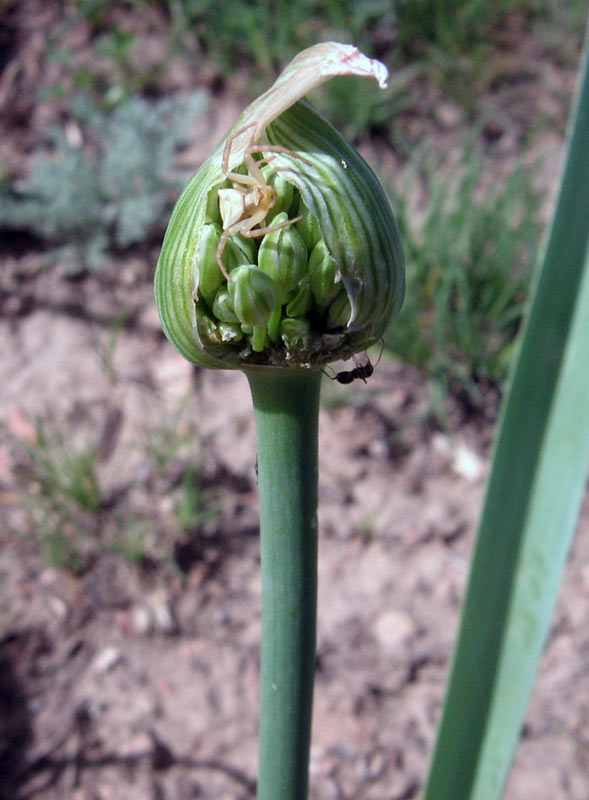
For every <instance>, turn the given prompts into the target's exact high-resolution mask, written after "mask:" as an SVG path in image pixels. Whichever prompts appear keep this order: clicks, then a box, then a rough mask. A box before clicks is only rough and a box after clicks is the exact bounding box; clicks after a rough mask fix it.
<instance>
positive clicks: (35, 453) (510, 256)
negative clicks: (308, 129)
mask: <svg viewBox="0 0 589 800" xmlns="http://www.w3.org/2000/svg"><path fill="white" fill-rule="evenodd" d="M585 13H586V1H585V0H500V1H499V2H488V0H487V1H485V0H453V1H452V2H449V0H337V2H336V1H335V0H300V1H299V2H296V3H293V2H286V0H272V2H269V0H260V2H256V3H251V2H250V0H231V2H230V3H226V4H225V5H224V13H219V4H218V3H217V2H213V0H127V2H122V1H119V0H114V1H113V2H111V1H110V0H77V1H74V0H70V1H69V2H56V1H55V2H51V1H49V2H47V1H46V2H44V3H43V2H40V0H19V1H18V2H16V1H15V0H2V2H0V45H1V48H0V50H1V53H2V55H1V56H0V68H1V70H2V71H1V73H0V75H1V81H0V102H1V103H2V105H3V106H4V107H3V110H2V115H3V118H4V123H3V124H4V132H3V136H2V140H3V141H2V144H1V149H0V157H1V161H0V232H1V236H2V245H1V253H2V255H7V254H14V253H17V254H18V255H19V257H20V256H22V255H24V256H25V257H26V254H27V253H28V252H33V251H34V252H36V253H37V254H41V257H42V264H43V269H44V270H52V271H53V272H54V275H55V280H56V281H72V280H76V281H83V280H85V279H86V277H87V276H92V279H93V280H99V281H100V280H101V276H103V275H108V276H109V280H112V274H113V269H114V271H115V273H116V267H115V268H113V266H112V265H116V264H117V262H119V261H121V260H122V259H126V258H129V257H130V256H137V258H139V259H140V260H141V261H142V262H143V263H145V264H147V265H149V267H148V268H146V269H145V270H144V272H143V273H142V279H143V280H144V281H146V282H149V281H150V280H151V277H152V273H153V267H154V266H155V261H156V259H157V251H158V248H159V243H160V242H161V237H162V235H163V232H164V230H165V226H166V222H167V218H168V215H169V212H170V210H171V207H172V205H173V202H174V200H175V198H176V197H177V195H178V192H179V189H180V187H181V186H182V184H183V183H184V181H185V180H186V179H187V177H188V176H189V174H190V173H191V172H192V171H193V170H194V169H195V168H196V167H197V166H198V163H199V162H200V161H202V160H203V159H204V157H206V155H207V153H206V152H202V150H199V147H198V145H199V142H198V140H196V141H195V136H197V135H196V134H195V130H198V131H199V132H200V133H199V134H198V135H199V136H201V137H202V138H206V136H207V135H210V133H211V129H212V123H211V124H209V120H212V119H213V118H215V115H216V116H217V117H219V115H221V114H222V110H223V108H228V109H229V110H230V113H231V114H233V116H232V117H231V116H230V117H229V118H228V122H227V126H228V125H229V124H231V123H232V121H233V119H234V117H235V116H236V115H237V113H238V112H239V110H240V109H241V108H242V107H243V106H244V105H245V104H246V103H247V102H248V101H250V100H251V99H253V98H254V97H255V96H257V95H258V94H259V93H260V91H262V90H263V89H264V88H266V87H267V86H268V85H269V84H270V83H271V82H272V81H273V80H274V78H275V77H276V76H277V75H278V73H279V72H280V70H281V68H282V67H284V65H285V64H286V63H287V62H288V61H289V60H290V59H291V58H292V57H293V56H294V55H295V54H296V53H297V52H298V51H300V50H301V49H303V48H304V47H307V46H310V45H312V44H314V43H316V42H317V41H321V40H339V41H344V42H352V43H354V44H356V45H357V46H358V47H360V48H361V49H362V50H363V51H364V52H365V53H366V54H367V55H369V56H371V57H374V58H378V59H380V60H381V61H383V62H384V63H385V64H386V65H387V66H388V68H389V70H390V73H391V78H390V82H389V87H388V89H387V90H386V91H384V92H383V91H380V90H379V89H378V88H376V87H371V86H370V87H367V86H365V85H362V84H360V83H358V82H356V81H355V80H354V79H343V78H340V79H335V80H333V81H331V82H330V83H329V84H327V85H326V87H325V88H324V89H322V90H320V91H318V92H316V93H315V95H314V97H313V102H315V103H316V104H317V105H318V106H319V108H320V109H321V110H322V111H323V112H324V113H325V114H326V115H327V116H328V117H329V118H330V119H331V121H332V122H333V123H334V124H335V125H336V126H338V127H339V128H340V129H341V130H342V131H343V132H344V133H345V134H346V135H347V136H348V137H349V138H350V139H351V140H353V141H354V143H355V144H356V145H357V146H358V147H359V148H360V149H361V151H362V152H363V153H364V154H365V156H366V158H367V160H368V161H369V162H370V163H371V164H372V165H373V166H374V168H375V170H376V171H377V172H378V173H379V175H380V177H381V179H382V181H383V183H384V185H385V186H386V187H387V189H388V191H389V193H390V197H391V203H392V205H393V207H394V209H395V212H396V214H397V219H398V223H399V226H400V229H401V234H402V239H403V242H404V246H405V250H406V257H407V295H406V301H405V305H404V308H403V311H402V313H401V316H400V318H399V319H398V320H397V321H396V322H395V324H394V325H393V326H392V328H391V330H390V332H389V333H388V335H387V337H386V347H385V353H386V354H387V355H388V356H391V357H393V358H396V359H399V360H401V361H403V362H405V363H407V364H411V365H413V366H414V367H416V368H417V369H418V370H420V371H421V373H422V375H423V379H424V380H426V381H429V382H430V383H431V388H432V398H433V399H432V402H433V403H435V402H436V398H437V399H438V400H439V399H440V398H441V400H442V401H443V399H444V398H445V397H447V396H449V395H451V396H453V397H454V398H458V399H459V402H461V403H462V404H463V406H464V408H465V409H467V410H468V413H477V412H480V411H481V410H483V409H488V406H489V397H492V403H491V405H492V407H493V409H494V410H496V407H497V402H496V401H497V398H498V397H499V395H500V393H501V388H502V386H503V383H504V380H505V377H506V374H507V369H508V365H509V363H510V359H511V355H512V350H513V347H514V339H515V336H516V334H517V331H518V328H519V324H520V320H521V314H522V310H523V308H524V306H525V301H526V297H527V294H528V285H529V277H530V270H531V267H532V265H533V263H534V261H535V259H536V257H537V254H538V251H539V247H540V245H541V241H542V233H543V228H544V224H545V220H546V219H547V217H548V214H547V207H548V206H549V203H550V199H551V197H550V189H551V187H552V186H553V184H554V179H555V177H556V174H557V169H558V164H557V163H555V162H556V161H557V159H558V153H559V152H560V150H559V148H560V144H561V142H562V137H563V134H564V125H565V120H566V118H567V113H568V108H569V104H570V98H571V94H572V89H573V86H574V77H575V70H576V67H577V63H578V56H579V52H580V46H581V40H582V34H583V28H584V15H585ZM41 30H42V31H43V33H42V35H40V31H41ZM223 132H224V131H223V130H221V131H219V138H220V136H221V135H222V133H223ZM213 144H214V142H213ZM555 153H556V154H557V156H556V159H555ZM109 265H110V272H109ZM130 316H132V314H130ZM124 324H125V319H123V318H121V319H120V320H119V321H118V322H117V325H116V326H115V327H114V328H113V331H114V333H113V336H114V337H115V338H116V335H118V330H119V327H120V326H123V327H124ZM115 329H116V330H115ZM113 341H114V339H113ZM440 416H441V417H443V414H441V415H440ZM155 433H156V430H155V428H152V434H151V435H152V439H153V436H155ZM193 433H194V432H193ZM161 438H162V442H160V444H159V445H157V446H156V443H155V442H154V441H153V440H152V441H151V442H150V445H149V447H150V448H151V450H149V448H148V450H149V452H150V453H151V456H150V458H152V462H153V464H152V466H153V470H154V473H155V474H157V475H158V476H159V479H161V480H163V481H164V483H165V482H166V481H167V484H166V485H167V486H168V490H169V489H170V487H172V486H174V487H176V490H177V504H176V506H175V511H176V516H177V520H178V526H179V528H180V529H182V530H189V529H190V527H191V525H193V523H194V524H196V523H197V522H198V521H199V520H200V519H201V515H202V498H200V499H199V497H200V496H199V495H198V492H196V493H195V488H194V487H195V486H197V485H198V476H197V475H195V474H194V467H193V466H190V464H191V458H192V456H191V455H190V449H189V451H188V455H187V457H186V462H185V463H184V462H183V463H184V466H183V467H182V466H180V467H178V461H177V453H178V452H180V451H181V450H182V446H183V442H182V441H180V440H178V439H177V437H173V436H171V435H170V429H169V428H167V429H166V431H165V433H164V435H163V436H162V437H161ZM34 442H35V446H34V448H33V447H32V445H29V446H28V451H27V452H26V453H25V454H24V461H23V463H26V470H25V471H24V473H23V474H25V476H26V481H28V484H27V485H28V487H29V490H31V487H33V488H32V490H34V491H33V494H34V495H35V496H37V497H38V498H41V500H42V502H39V503H37V505H36V508H37V512H36V513H38V512H39V509H41V512H42V516H43V519H42V521H41V522H38V521H37V524H38V525H40V527H43V526H45V527H46V528H47V529H48V534H47V536H48V539H47V541H48V543H49V546H50V549H52V553H53V558H54V559H55V560H57V561H58V562H59V561H62V562H66V563H68V564H69V565H70V566H74V567H75V566H76V564H77V563H78V560H79V553H77V552H73V551H72V549H71V542H72V541H74V540H76V541H79V536H77V534H76V535H74V534H71V535H70V533H68V531H78V532H79V531H80V530H82V529H84V530H88V524H87V518H88V515H92V514H96V513H97V512H100V510H101V509H104V508H105V507H106V506H108V503H109V500H108V497H105V495H104V492H103V489H102V487H101V486H100V482H99V478H98V477H97V474H96V470H95V463H96V459H97V458H98V454H97V450H96V447H95V445H94V444H92V445H88V444H87V443H86V444H83V445H82V446H81V447H80V449H79V450H76V449H75V448H73V449H72V447H71V446H70V443H69V441H68V437H67V435H62V433H60V432H59V429H58V428H57V427H53V428H51V426H50V427H49V428H48V427H47V425H45V427H43V428H40V429H39V430H38V431H37V433H36V435H35V437H34ZM66 443H67V444H66ZM164 444H165V447H164V446H163V445H164ZM170 448H171V450H170ZM156 451H157V453H159V455H157V453H156ZM164 451H166V453H167V454H166V453H164ZM168 451H170V452H168ZM146 452H147V450H146ZM153 453H156V455H155V456H154V455H153ZM162 454H163V455H162ZM170 464H172V472H171V473H169V472H168V470H169V469H170ZM47 487H52V489H51V491H49V490H48V488H47ZM163 491H165V490H163ZM112 519H114V518H112ZM126 519H127V521H128V518H127V517H126ZM195 521H196V522H195ZM114 524H115V528H116V529H117V530H118V531H119V533H120V529H122V528H123V527H125V529H126V530H127V531H128V534H127V538H126V539H125V540H124V546H125V547H126V548H127V549H128V551H129V554H130V557H133V558H134V557H135V555H134V554H135V553H136V552H137V553H139V554H140V553H141V546H140V539H141V526H142V520H141V519H140V518H139V517H138V518H137V519H136V524H133V525H131V526H128V525H126V523H125V526H123V525H120V526H118V525H117V524H116V520H115V523H114ZM90 527H91V526H90ZM58 531H59V532H60V533H59V536H57V533H56V532H58ZM64 531H65V533H64ZM112 539H113V541H115V540H116V541H119V542H120V536H119V535H118V534H117V535H115V534H113V536H112ZM119 546H120V545H119Z"/></svg>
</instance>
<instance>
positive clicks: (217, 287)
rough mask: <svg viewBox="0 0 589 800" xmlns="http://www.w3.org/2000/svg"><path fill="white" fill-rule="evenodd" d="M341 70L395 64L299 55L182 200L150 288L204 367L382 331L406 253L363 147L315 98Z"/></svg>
mask: <svg viewBox="0 0 589 800" xmlns="http://www.w3.org/2000/svg"><path fill="white" fill-rule="evenodd" d="M336 75H356V76H360V77H369V78H373V79H375V80H376V81H377V82H378V84H379V86H381V87H384V86H386V79H387V75H388V73H387V70H386V67H385V66H384V65H383V64H381V63H380V62H378V61H375V60H373V59H369V58H367V57H366V56H365V55H363V54H362V53H361V52H360V51H359V50H358V49H357V48H355V47H353V46H352V45H347V44H339V43H337V42H325V43H322V44H318V45H315V46H314V47H310V48H308V49H307V50H304V51H303V52H301V53H299V55H298V56H296V57H295V58H294V59H293V60H292V61H291V62H290V64H288V65H287V67H286V68H285V70H284V71H283V72H282V74H281V75H280V76H279V78H278V79H277V80H276V82H275V83H274V84H273V85H272V86H271V87H270V88H269V89H268V90H267V91H266V92H264V93H263V94H262V95H261V96H260V97H259V98H257V99H256V100H255V101H254V102H253V103H252V104H251V105H249V106H248V107H247V108H246V109H245V111H244V112H243V114H242V115H241V116H240V118H239V119H238V121H237V122H236V124H235V126H234V127H233V129H232V130H231V131H229V133H228V134H227V137H226V138H225V139H224V140H223V141H222V142H221V143H220V145H219V147H218V148H217V149H216V150H215V152H214V153H213V154H212V155H211V157H210V158H209V159H208V160H207V161H206V162H205V163H204V164H203V166H202V167H201V168H200V170H199V171H198V172H197V173H196V175H194V177H193V178H192V180H191V181H190V183H189V184H188V186H187V187H186V189H185V190H184V192H183V193H182V195H181V197H180V198H179V200H178V203H177V204H176V207H175V209H174V212H173V214H172V218H171V220H170V224H169V226H168V230H167V232H166V236H165V239H164V244H163V247H162V251H161V254H160V258H159V261H158V267H157V270H156V278H155V288H156V300H157V303H158V309H159V312H160V316H161V319H162V324H163V327H164V331H165V332H166V334H167V336H168V338H169V339H170V340H171V341H172V342H173V344H174V345H175V346H176V347H177V348H178V350H180V352H181V353H182V354H183V355H185V356H186V357H187V358H188V359H189V360H191V361H192V362H194V363H196V364H199V365H201V366H209V367H219V368H221V367H229V368H240V369H247V368H248V367H254V366H255V367H259V366H275V367H276V366H278V367H310V366H311V367H312V366H321V365H322V364H325V363H327V362H329V361H334V360H337V359H340V358H348V357H350V356H351V355H353V354H354V353H356V352H359V351H362V350H364V349H366V348H367V347H369V346H370V345H371V344H373V343H374V342H375V341H377V340H378V339H379V338H380V337H381V336H382V334H383V331H384V330H385V328H386V326H387V325H388V323H389V322H390V320H391V318H392V317H393V316H394V314H395V313H396V312H397V311H398V310H399V307H400V305H401V301H402V297H403V289H404V269H403V253H402V249H401V245H400V242H399V237H398V233H397V227H396V224H395V220H394V218H393V215H392V213H391V210H390V207H389V204H388V201H387V199H386V197H385V195H384V192H383V190H382V188H381V186H380V184H379V183H378V181H377V179H376V177H375V176H374V173H373V172H372V170H371V169H370V167H369V166H368V165H367V164H366V162H365V161H364V160H363V159H362V158H361V156H360V155H359V154H358V152H357V151H356V150H355V149H354V148H353V147H352V146H351V145H350V144H348V143H347V142H346V141H345V139H344V138H343V137H342V136H341V135H340V134H339V133H338V132H337V131H336V130H335V129H334V128H333V127H332V126H331V125H330V124H329V123H328V122H327V121H326V120H325V119H324V118H323V117H322V116H321V115H319V114H318V113H317V112H316V111H314V109H313V108H312V107H311V106H310V105H309V104H307V103H303V102H300V101H301V100H302V98H303V97H304V96H305V95H306V94H307V93H308V92H309V91H311V90H312V89H314V88H316V87H317V86H319V85H320V84H321V83H323V82H325V81H326V80H329V78H332V77H335V76H336Z"/></svg>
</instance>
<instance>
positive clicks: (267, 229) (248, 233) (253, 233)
mask: <svg viewBox="0 0 589 800" xmlns="http://www.w3.org/2000/svg"><path fill="white" fill-rule="evenodd" d="M264 216H265V214H264ZM252 219H253V217H252ZM262 219H263V217H262ZM301 219H302V216H301V217H294V218H293V219H286V220H284V222H279V223H278V224H276V225H266V226H264V227H263V228H256V229H255V230H251V229H250V230H243V231H240V233H241V235H242V236H245V237H246V238H247V239H255V238H256V237H257V236H265V235H266V234H267V233H272V232H273V231H278V230H280V228H286V226H287V225H294V223H295V222H299V221H300V220H301ZM248 221H249V220H248ZM260 221H261V220H260Z"/></svg>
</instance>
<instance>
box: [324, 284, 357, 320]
mask: <svg viewBox="0 0 589 800" xmlns="http://www.w3.org/2000/svg"><path fill="white" fill-rule="evenodd" d="M351 314H352V306H351V304H350V298H349V297H348V295H347V294H346V292H345V290H344V289H343V287H342V290H341V291H340V292H339V294H338V295H337V296H336V297H335V298H334V300H333V301H332V302H331V303H330V306H329V308H328V309H327V326H328V328H345V326H346V325H347V324H348V322H349V319H350V316H351Z"/></svg>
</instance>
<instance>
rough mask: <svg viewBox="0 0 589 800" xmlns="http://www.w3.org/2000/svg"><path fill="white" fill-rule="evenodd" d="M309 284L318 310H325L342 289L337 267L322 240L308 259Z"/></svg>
mask: <svg viewBox="0 0 589 800" xmlns="http://www.w3.org/2000/svg"><path fill="white" fill-rule="evenodd" d="M309 284H310V286H311V291H312V293H313V298H314V300H315V302H316V303H317V305H318V306H319V308H326V306H328V305H329V304H330V303H331V301H332V300H333V299H334V297H335V296H336V295H337V293H338V292H339V290H340V289H341V288H342V282H341V275H340V274H339V268H338V265H337V264H336V262H335V261H334V259H333V258H332V257H331V255H330V253H329V250H328V249H327V245H326V244H325V240H324V239H321V240H320V241H319V242H317V244H316V245H315V247H314V248H313V252H312V253H311V256H310V257H309Z"/></svg>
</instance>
